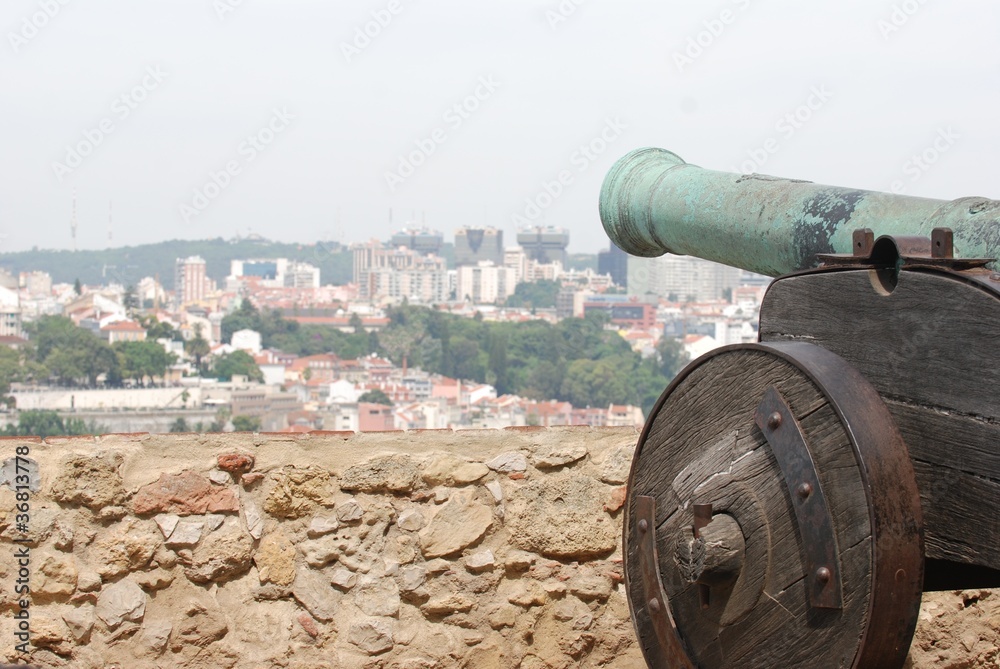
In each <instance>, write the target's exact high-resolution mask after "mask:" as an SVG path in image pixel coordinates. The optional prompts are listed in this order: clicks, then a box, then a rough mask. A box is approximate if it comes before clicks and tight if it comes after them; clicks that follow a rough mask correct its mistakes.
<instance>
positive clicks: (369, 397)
mask: <svg viewBox="0 0 1000 669" xmlns="http://www.w3.org/2000/svg"><path fill="white" fill-rule="evenodd" d="M358 401H359V402H368V403H369V404H384V405H386V406H390V407H391V406H392V400H391V399H389V396H388V395H386V394H385V392H383V391H382V390H380V389H378V388H373V389H372V390H369V391H367V392H365V393H364V394H362V395H361V397H359V398H358Z"/></svg>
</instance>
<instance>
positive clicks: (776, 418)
mask: <svg viewBox="0 0 1000 669" xmlns="http://www.w3.org/2000/svg"><path fill="white" fill-rule="evenodd" d="M767 426H768V427H769V428H771V429H772V430H777V429H778V428H779V427H781V414H780V413H778V412H777V411H775V412H774V413H773V414H771V415H770V416H768V417H767Z"/></svg>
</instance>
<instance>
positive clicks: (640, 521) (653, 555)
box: [635, 495, 696, 669]
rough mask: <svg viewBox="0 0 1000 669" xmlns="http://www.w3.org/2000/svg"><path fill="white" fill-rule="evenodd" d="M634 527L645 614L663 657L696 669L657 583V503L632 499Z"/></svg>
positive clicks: (682, 668)
mask: <svg viewBox="0 0 1000 669" xmlns="http://www.w3.org/2000/svg"><path fill="white" fill-rule="evenodd" d="M635 515H636V528H637V529H638V530H639V571H640V572H641V574H642V585H643V593H644V594H645V600H646V602H645V603H646V606H645V610H646V615H648V616H649V619H650V621H651V622H652V623H653V629H654V630H656V638H657V639H658V640H659V642H660V648H661V649H662V650H663V654H664V655H665V656H666V657H667V658H669V659H670V660H673V662H674V664H672V665H671V666H674V667H677V668H678V669H696V668H695V666H694V665H693V664H691V659H690V658H689V657H688V654H687V651H686V650H685V649H684V642H683V641H681V637H680V634H678V632H677V625H676V624H675V623H674V618H673V616H672V615H670V602H669V601H667V593H666V591H665V590H664V589H663V582H662V581H661V580H660V558H659V552H658V551H657V549H656V500H655V499H654V498H652V497H648V496H646V495H637V496H636V498H635Z"/></svg>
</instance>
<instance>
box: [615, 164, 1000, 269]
mask: <svg viewBox="0 0 1000 669" xmlns="http://www.w3.org/2000/svg"><path fill="white" fill-rule="evenodd" d="M600 210H601V221H602V222H603V223H604V229H605V231H606V232H607V233H608V236H609V237H610V238H611V240H612V241H613V242H614V243H615V244H616V245H617V246H618V247H619V248H621V249H622V250H623V251H626V252H627V253H630V254H632V255H636V256H644V257H654V256H659V255H663V254H664V253H674V254H678V255H692V256H697V257H699V258H704V259H705V260H712V261H715V262H719V263H723V264H725V265H731V266H733V267H740V268H742V269H746V270H750V271H752V272H758V273H760V274H766V275H769V276H779V275H782V274H788V273H790V272H794V271H797V270H802V269H807V268H810V267H813V266H815V265H816V264H817V260H816V254H818V253H850V252H851V249H852V233H853V232H854V231H855V230H858V229H861V228H871V229H872V230H873V231H874V232H875V235H876V236H880V235H900V236H902V235H921V236H926V237H929V236H930V234H931V230H932V229H934V228H951V229H952V230H953V231H954V235H955V255H956V257H963V258H997V257H1000V201H997V200H990V199H988V198H983V197H964V198H959V199H957V200H952V201H950V202H949V201H946V200H934V199H929V198H921V197H911V196H907V195H895V194H891V193H880V192H877V191H867V190H858V189H854V188H838V187H835V186H823V185H820V184H814V183H812V182H809V181H800V180H796V179H783V178H778V177H771V176H765V175H762V174H732V173H729V172H717V171H714V170H707V169H702V168H700V167H697V166H696V165H690V164H688V163H686V162H684V161H683V160H682V159H681V158H680V157H678V156H677V155H676V154H674V153H671V152H670V151H666V150H664V149H656V148H645V149H638V150H636V151H633V152H631V153H629V154H628V155H627V156H625V157H624V158H622V159H620V160H619V161H618V162H617V163H615V165H614V166H613V167H612V168H611V170H610V171H609V172H608V175H607V177H605V180H604V185H603V186H602V188H601V200H600ZM996 266H997V263H995V262H994V263H992V264H991V265H990V267H994V268H995V267H996Z"/></svg>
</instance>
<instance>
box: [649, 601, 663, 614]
mask: <svg viewBox="0 0 1000 669" xmlns="http://www.w3.org/2000/svg"><path fill="white" fill-rule="evenodd" d="M649 610H650V611H652V612H653V613H659V612H660V600H658V599H656V598H653V599H651V600H649Z"/></svg>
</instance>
